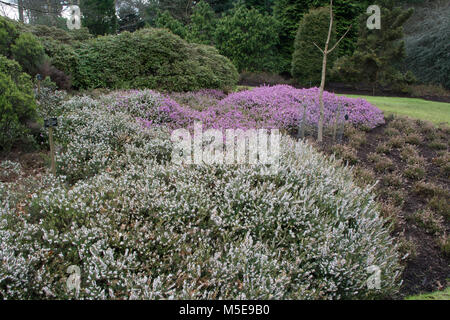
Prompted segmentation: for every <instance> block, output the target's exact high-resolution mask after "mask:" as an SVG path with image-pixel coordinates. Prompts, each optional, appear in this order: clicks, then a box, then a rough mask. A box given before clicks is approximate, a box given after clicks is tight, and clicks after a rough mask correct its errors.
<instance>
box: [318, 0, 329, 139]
mask: <svg viewBox="0 0 450 320" xmlns="http://www.w3.org/2000/svg"><path fill="white" fill-rule="evenodd" d="M332 29H333V0H331V1H330V28H329V29H328V37H327V42H326V43H325V49H324V50H323V61H322V79H321V81H320V94H319V103H320V119H319V128H318V130H317V131H318V132H317V140H318V141H319V142H322V140H323V120H324V110H323V109H324V106H323V90H324V89H325V76H326V73H327V56H328V53H329V52H328V46H329V45H330V38H331V31H332Z"/></svg>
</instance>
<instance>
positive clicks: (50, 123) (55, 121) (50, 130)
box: [44, 118, 58, 176]
mask: <svg viewBox="0 0 450 320" xmlns="http://www.w3.org/2000/svg"><path fill="white" fill-rule="evenodd" d="M44 126H45V127H46V128H48V140H49V142H50V157H51V170H52V174H53V175H54V176H56V163H55V143H54V141H53V128H54V127H57V126H58V119H57V118H50V119H48V120H45V123H44Z"/></svg>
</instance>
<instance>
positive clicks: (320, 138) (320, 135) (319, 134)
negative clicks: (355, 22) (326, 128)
mask: <svg viewBox="0 0 450 320" xmlns="http://www.w3.org/2000/svg"><path fill="white" fill-rule="evenodd" d="M351 27H352V26H351V25H350V27H349V28H348V29H347V31H346V32H345V33H344V34H343V35H342V37H341V38H340V39H339V40H338V41H337V42H336V43H335V44H334V46H333V47H332V48H331V49H328V48H329V46H330V39H331V31H332V30H333V0H330V27H329V29H328V36H327V41H326V42H325V48H324V49H322V48H320V47H319V46H318V45H317V44H316V43H315V42H313V44H314V45H315V46H316V47H317V49H319V50H320V52H322V55H323V60H322V78H321V81H320V92H319V103H320V117H319V124H318V130H317V131H318V132H317V140H318V141H319V142H322V141H323V121H324V106H323V90H324V89H325V78H326V73H327V57H328V55H329V54H330V53H331V52H333V51H334V49H336V47H337V46H338V45H339V43H340V42H341V41H342V39H344V38H345V36H346V35H347V33H348V32H349V31H350V29H351Z"/></svg>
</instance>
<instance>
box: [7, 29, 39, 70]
mask: <svg viewBox="0 0 450 320" xmlns="http://www.w3.org/2000/svg"><path fill="white" fill-rule="evenodd" d="M11 54H12V57H13V58H14V60H16V61H17V62H19V64H20V65H21V66H22V68H23V70H24V71H25V72H27V73H29V74H36V72H37V67H38V66H39V65H40V64H41V63H42V62H43V59H44V46H43V45H42V44H41V42H40V41H39V39H38V38H36V37H35V36H34V35H33V34H31V33H28V32H27V33H22V34H21V35H20V36H19V37H18V38H17V39H16V41H15V42H14V44H13V45H12V46H11Z"/></svg>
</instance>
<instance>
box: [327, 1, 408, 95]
mask: <svg viewBox="0 0 450 320" xmlns="http://www.w3.org/2000/svg"><path fill="white" fill-rule="evenodd" d="M376 4H378V5H379V6H380V8H381V29H379V30H378V29H374V30H370V29H368V28H367V27H366V22H367V17H368V16H367V15H362V16H361V18H360V29H359V38H358V42H357V47H356V50H355V52H354V54H353V55H351V56H345V57H342V58H341V59H339V61H336V64H335V66H334V68H333V74H334V75H336V76H337V77H339V78H340V79H344V80H346V81H354V82H361V81H362V82H366V83H370V84H371V85H372V90H373V94H375V90H376V87H377V86H378V85H384V86H386V85H398V84H401V83H402V82H409V81H411V80H412V79H411V77H410V76H409V74H403V73H402V72H401V71H400V70H399V67H400V64H401V62H402V61H403V59H404V57H405V44H404V42H403V41H402V40H401V39H402V38H403V24H404V23H405V22H406V21H407V20H408V19H409V18H410V17H411V15H412V14H413V12H414V10H413V9H409V10H403V9H401V8H400V7H396V6H395V4H394V1H392V0H379V1H376Z"/></svg>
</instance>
